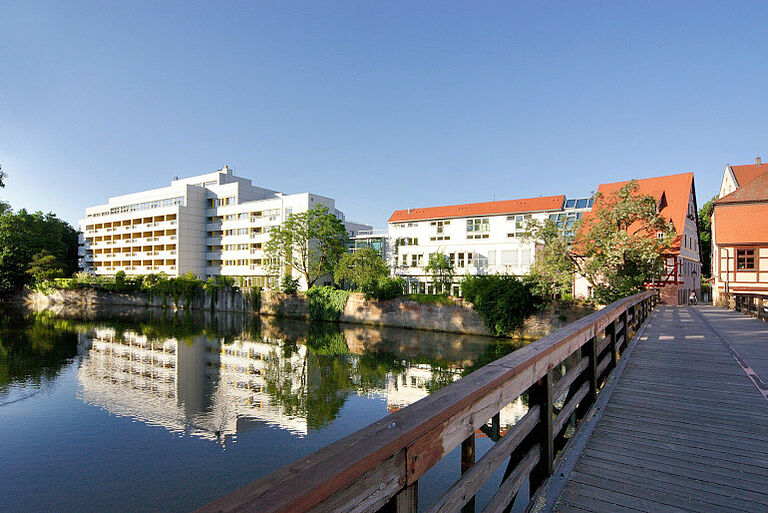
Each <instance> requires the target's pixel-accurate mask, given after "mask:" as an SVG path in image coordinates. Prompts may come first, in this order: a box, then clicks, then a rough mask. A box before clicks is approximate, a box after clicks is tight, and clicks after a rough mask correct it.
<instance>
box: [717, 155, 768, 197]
mask: <svg viewBox="0 0 768 513" xmlns="http://www.w3.org/2000/svg"><path fill="white" fill-rule="evenodd" d="M763 166H768V164H763ZM763 166H761V167H763ZM754 167H757V166H754ZM739 183H741V182H739ZM756 201H757V202H760V201H768V167H766V169H765V171H764V172H763V173H762V174H761V175H759V176H757V177H754V178H753V179H752V180H751V181H750V182H749V183H747V184H746V185H742V186H740V187H739V188H738V189H736V190H735V191H733V192H732V193H730V194H728V195H726V196H723V197H722V198H720V199H717V200H715V205H723V204H726V203H751V202H756Z"/></svg>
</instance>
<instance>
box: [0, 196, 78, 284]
mask: <svg viewBox="0 0 768 513" xmlns="http://www.w3.org/2000/svg"><path fill="white" fill-rule="evenodd" d="M43 250H45V251H47V252H48V253H50V254H51V255H53V256H54V257H55V259H56V262H57V263H58V267H59V268H61V269H62V271H63V273H64V275H71V274H72V273H73V272H75V271H76V270H77V232H76V231H75V230H74V229H73V228H72V227H71V226H70V225H69V224H67V223H65V222H64V221H61V220H60V219H58V218H57V217H56V215H55V214H43V213H42V212H35V213H34V214H30V213H28V212H27V211H26V210H24V209H22V210H19V211H18V212H17V213H14V212H12V211H5V212H3V213H2V214H0V294H12V293H15V292H17V291H18V290H20V289H21V288H22V287H23V286H24V285H26V284H27V283H29V282H30V280H31V279H32V275H30V274H29V273H27V269H28V268H29V265H30V263H31V262H32V258H33V257H34V256H35V255H37V254H38V253H40V252H41V251H43Z"/></svg>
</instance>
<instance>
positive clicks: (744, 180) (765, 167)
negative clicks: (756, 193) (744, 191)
mask: <svg viewBox="0 0 768 513" xmlns="http://www.w3.org/2000/svg"><path fill="white" fill-rule="evenodd" d="M731 171H733V176H734V177H736V185H738V186H739V187H744V186H745V185H747V184H748V183H749V182H751V181H752V180H754V179H755V178H757V177H758V176H760V175H762V174H764V173H765V172H766V171H768V163H766V164H747V165H744V166H731Z"/></svg>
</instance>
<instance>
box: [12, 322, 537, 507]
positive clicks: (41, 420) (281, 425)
mask: <svg viewBox="0 0 768 513" xmlns="http://www.w3.org/2000/svg"><path fill="white" fill-rule="evenodd" d="M517 347H519V346H516V345H515V344H513V343H511V342H508V341H499V340H496V339H489V338H484V337H470V336H461V335H449V334H435V333H429V332H420V331H413V330H400V329H387V328H385V329H375V328H370V327H360V326H337V325H331V324H308V323H302V322H286V321H276V320H274V319H270V318H262V319H261V320H260V319H259V318H252V317H249V316H243V315H238V314H215V315H210V314H205V315H203V314H198V315H191V316H190V315H184V314H178V315H174V314H167V313H164V312H162V311H147V310H137V311H133V312H126V311H123V312H122V313H121V314H120V315H115V314H109V313H105V312H101V313H93V312H90V313H88V314H85V313H76V314H72V313H66V314H65V313H63V312H59V313H57V314H53V313H51V312H44V313H30V312H20V311H18V310H13V309H9V308H5V309H4V310H2V311H0V505H1V506H0V510H2V511H47V512H50V511H78V512H85V511H99V512H103V511H152V512H156V511H188V510H190V509H193V508H195V507H198V506H201V505H202V504H205V503H206V502H208V501H210V500H212V499H214V498H216V497H218V496H220V495H222V494H225V493H227V492H230V491H232V490H234V489H236V488H238V487H239V486H242V485H244V484H246V483H248V482H249V481H251V480H253V479H255V478H257V477H260V476H263V475H265V474H268V473H270V472H272V471H274V470H276V469H277V468H279V467H281V466H283V465H285V464H288V463H290V462H292V461H293V460H295V459H297V458H299V457H301V456H303V455H306V454H309V453H311V452H313V451H315V450H317V449H319V448H321V447H323V446H325V445H327V444H329V443H331V442H333V441H335V440H338V439H339V438H341V437H343V436H345V435H347V434H349V433H352V432H353V431H356V430H357V429H359V428H361V427H364V426H366V425H367V424H369V423H371V422H373V421H375V420H378V419H380V418H382V417H385V416H386V415H388V414H389V413H391V412H393V411H396V410H397V409H399V408H403V407H405V406H407V405H409V404H411V403H413V402H415V401H417V400H419V399H421V398H422V397H424V396H426V395H428V394H429V393H430V392H433V391H435V390H438V389H439V388H441V387H443V386H446V385H447V384H449V383H452V382H453V381H454V380H456V379H459V378H460V377H461V376H462V373H468V372H470V371H471V370H472V369H474V368H476V367H479V366H481V365H483V364H484V363H487V362H489V361H492V360H494V359H496V358H498V357H499V356H502V355H504V354H507V353H509V352H510V351H513V350H514V349H516V348H517ZM525 411H526V409H525V406H524V405H523V403H522V402H520V401H518V402H516V403H513V404H511V405H509V406H507V407H506V408H505V409H504V410H502V419H501V420H502V426H505V425H512V424H514V422H515V421H516V420H517V419H519V418H520V417H521V416H522V415H523V414H524V413H525ZM491 444H492V442H491V441H489V440H488V439H487V438H484V437H482V436H479V437H478V440H477V452H478V457H479V455H481V454H482V453H484V452H485V451H487V450H488V448H489V447H490V445H491ZM458 475H459V455H458V450H457V451H454V453H453V454H451V455H450V456H449V457H447V458H445V460H444V461H443V462H441V463H440V464H439V465H438V466H436V467H435V468H434V469H433V470H431V471H430V472H429V473H428V474H427V475H426V476H425V477H424V478H423V479H422V480H421V481H420V502H421V503H422V504H428V503H430V502H431V501H433V500H434V499H435V498H436V497H437V496H438V495H439V493H440V492H441V491H442V490H445V489H446V488H447V486H449V484H450V483H452V482H453V481H454V480H455V479H456V478H457V476H458ZM500 477H501V476H500V475H497V476H496V477H495V479H493V480H491V482H490V483H489V485H488V487H487V489H486V490H485V492H484V493H483V494H481V496H480V497H479V503H481V504H482V503H483V502H484V501H486V500H487V499H488V497H490V495H489V494H490V493H492V492H491V491H490V489H491V488H492V487H493V486H494V484H495V485H496V486H497V485H498V482H499V480H500Z"/></svg>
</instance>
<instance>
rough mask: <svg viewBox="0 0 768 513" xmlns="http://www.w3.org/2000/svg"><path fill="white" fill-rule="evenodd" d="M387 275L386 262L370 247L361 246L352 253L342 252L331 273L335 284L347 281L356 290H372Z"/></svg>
mask: <svg viewBox="0 0 768 513" xmlns="http://www.w3.org/2000/svg"><path fill="white" fill-rule="evenodd" d="M387 276H389V268H388V267H387V263H386V262H385V261H384V259H383V258H381V256H380V255H379V254H378V253H377V252H376V251H374V250H373V249H371V248H361V249H358V250H357V251H355V252H354V253H344V254H343V255H342V256H341V259H340V260H339V263H338V265H337V266H336V270H335V271H334V273H333V277H334V280H335V281H336V284H337V285H341V283H342V282H347V283H349V284H350V285H352V286H353V287H354V288H355V289H356V290H360V291H363V292H365V291H373V290H375V289H376V287H377V286H378V284H379V282H381V281H382V280H383V279H384V278H386V277H387Z"/></svg>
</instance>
